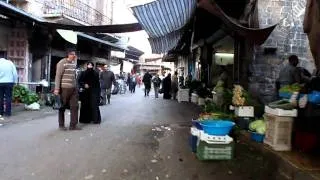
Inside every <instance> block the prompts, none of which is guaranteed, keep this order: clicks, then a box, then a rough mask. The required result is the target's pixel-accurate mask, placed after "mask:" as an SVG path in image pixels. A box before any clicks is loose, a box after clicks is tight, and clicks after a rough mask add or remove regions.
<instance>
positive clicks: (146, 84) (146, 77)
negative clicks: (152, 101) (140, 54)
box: [142, 71, 152, 97]
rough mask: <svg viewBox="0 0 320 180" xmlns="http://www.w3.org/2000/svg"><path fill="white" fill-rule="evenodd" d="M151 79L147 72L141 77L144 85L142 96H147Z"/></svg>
mask: <svg viewBox="0 0 320 180" xmlns="http://www.w3.org/2000/svg"><path fill="white" fill-rule="evenodd" d="M151 79H152V76H151V74H150V73H149V71H147V72H146V74H145V75H144V76H143V79H142V82H143V83H144V96H145V97H146V96H149V93H150V89H151Z"/></svg>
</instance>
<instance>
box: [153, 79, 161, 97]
mask: <svg viewBox="0 0 320 180" xmlns="http://www.w3.org/2000/svg"><path fill="white" fill-rule="evenodd" d="M152 82H153V88H154V94H155V97H156V98H159V89H160V85H161V79H160V77H159V74H156V76H155V77H154V78H153V79H152Z"/></svg>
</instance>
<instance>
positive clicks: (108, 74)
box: [100, 65, 115, 105]
mask: <svg viewBox="0 0 320 180" xmlns="http://www.w3.org/2000/svg"><path fill="white" fill-rule="evenodd" d="M110 68H111V67H110V65H105V66H104V69H103V71H102V72H101V73H100V84H101V96H102V102H101V104H102V105H105V104H106V103H107V102H106V101H107V100H108V104H110V99H111V88H112V84H115V76H114V73H113V72H112V71H111V70H110Z"/></svg>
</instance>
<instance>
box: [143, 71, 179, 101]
mask: <svg viewBox="0 0 320 180" xmlns="http://www.w3.org/2000/svg"><path fill="white" fill-rule="evenodd" d="M142 81H143V83H144V86H145V91H144V96H145V97H147V96H149V93H150V90H151V85H152V84H153V88H154V92H155V98H159V93H163V98H164V99H171V98H173V99H174V100H176V98H177V92H178V85H179V83H178V73H177V72H175V73H174V76H173V77H171V74H170V73H169V74H168V75H167V76H166V77H165V78H164V79H163V80H161V79H160V77H159V75H158V74H156V75H155V76H154V77H152V75H151V74H150V73H149V72H146V74H145V75H144V76H143V79H142ZM161 85H162V86H161Z"/></svg>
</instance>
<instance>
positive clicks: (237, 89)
mask: <svg viewBox="0 0 320 180" xmlns="http://www.w3.org/2000/svg"><path fill="white" fill-rule="evenodd" d="M242 91H243V88H242V87H241V86H240V85H235V86H234V88H233V97H232V104H233V105H235V106H243V105H244V103H245V98H244V97H243V93H242Z"/></svg>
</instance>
